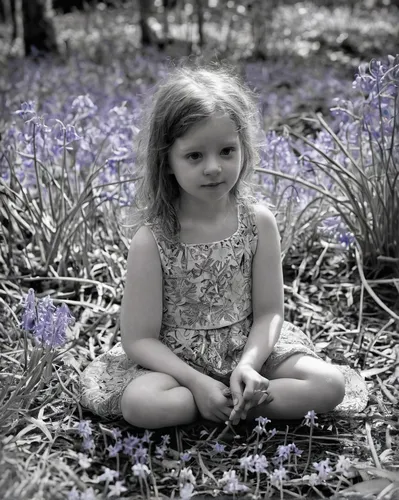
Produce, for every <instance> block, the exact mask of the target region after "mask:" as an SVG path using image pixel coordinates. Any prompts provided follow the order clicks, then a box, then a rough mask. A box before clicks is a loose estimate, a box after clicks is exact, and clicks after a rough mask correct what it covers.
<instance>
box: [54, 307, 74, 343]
mask: <svg viewBox="0 0 399 500" xmlns="http://www.w3.org/2000/svg"><path fill="white" fill-rule="evenodd" d="M74 322H75V319H74V317H73V316H72V314H71V313H70V311H69V308H68V306H67V305H66V304H65V303H63V304H61V305H60V306H59V307H57V310H56V312H55V322H54V333H53V336H52V339H51V345H52V346H53V347H60V346H63V345H64V344H65V342H66V329H67V327H68V326H70V325H73V323H74Z"/></svg>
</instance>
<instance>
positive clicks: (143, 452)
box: [133, 445, 148, 464]
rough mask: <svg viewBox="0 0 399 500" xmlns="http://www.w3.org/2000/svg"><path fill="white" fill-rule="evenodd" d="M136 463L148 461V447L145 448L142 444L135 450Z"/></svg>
mask: <svg viewBox="0 0 399 500" xmlns="http://www.w3.org/2000/svg"><path fill="white" fill-rule="evenodd" d="M133 457H134V459H135V461H136V463H140V464H144V463H146V462H147V461H148V449H147V448H143V447H142V446H141V445H140V447H139V448H137V450H136V451H135V452H134V455H133Z"/></svg>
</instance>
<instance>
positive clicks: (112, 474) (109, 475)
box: [96, 466, 119, 483]
mask: <svg viewBox="0 0 399 500" xmlns="http://www.w3.org/2000/svg"><path fill="white" fill-rule="evenodd" d="M103 469H104V472H103V473H102V474H101V476H98V477H97V479H96V482H98V483H99V482H100V481H110V482H111V481H113V480H114V479H117V478H118V477H119V472H118V471H116V470H112V469H109V468H108V467H104V466H103Z"/></svg>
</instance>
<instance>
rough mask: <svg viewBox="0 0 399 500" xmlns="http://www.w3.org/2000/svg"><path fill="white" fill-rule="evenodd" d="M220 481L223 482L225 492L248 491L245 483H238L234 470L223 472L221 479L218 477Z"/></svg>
mask: <svg viewBox="0 0 399 500" xmlns="http://www.w3.org/2000/svg"><path fill="white" fill-rule="evenodd" d="M219 482H220V483H225V485H224V487H223V491H224V492H225V493H233V492H236V491H248V490H249V488H248V486H245V484H240V483H239V481H238V478H237V477H236V471H235V470H230V471H226V472H223V477H222V479H219Z"/></svg>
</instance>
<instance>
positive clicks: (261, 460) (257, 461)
mask: <svg viewBox="0 0 399 500" xmlns="http://www.w3.org/2000/svg"><path fill="white" fill-rule="evenodd" d="M253 466H254V469H255V471H256V472H262V473H266V472H267V471H266V469H267V467H269V462H268V461H267V458H266V457H265V455H255V456H254V458H253Z"/></svg>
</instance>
